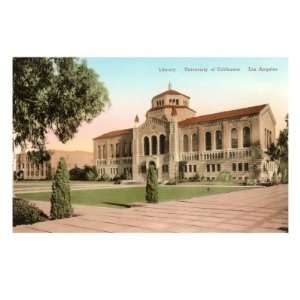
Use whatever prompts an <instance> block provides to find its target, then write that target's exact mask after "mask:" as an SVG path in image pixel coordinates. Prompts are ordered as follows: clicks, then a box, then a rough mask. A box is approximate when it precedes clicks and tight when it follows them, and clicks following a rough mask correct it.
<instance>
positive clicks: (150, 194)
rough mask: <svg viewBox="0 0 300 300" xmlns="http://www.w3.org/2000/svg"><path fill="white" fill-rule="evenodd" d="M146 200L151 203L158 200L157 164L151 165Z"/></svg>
mask: <svg viewBox="0 0 300 300" xmlns="http://www.w3.org/2000/svg"><path fill="white" fill-rule="evenodd" d="M146 201H147V202H149V203H157V202H158V182H157V171H156V168H155V166H153V165H151V164H150V165H149V170H148V174H147V185H146Z"/></svg>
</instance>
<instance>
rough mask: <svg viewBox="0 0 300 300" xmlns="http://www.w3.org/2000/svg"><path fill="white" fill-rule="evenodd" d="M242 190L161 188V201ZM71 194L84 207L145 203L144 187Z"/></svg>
mask: <svg viewBox="0 0 300 300" xmlns="http://www.w3.org/2000/svg"><path fill="white" fill-rule="evenodd" d="M241 189H245V188H243V187H214V186H211V187H180V186H172V187H171V186H169V187H165V186H160V187H159V201H168V200H179V199H189V198H192V197H196V196H204V195H212V194H217V193H226V192H232V191H236V190H241ZM71 194H72V203H74V204H83V205H96V206H119V207H122V206H124V207H126V205H128V204H130V203H133V202H143V201H145V200H144V199H145V188H144V187H130V188H111V189H98V190H82V191H72V192H71ZM17 196H18V197H21V198H24V199H27V200H40V201H49V198H50V193H49V192H41V193H31V194H17Z"/></svg>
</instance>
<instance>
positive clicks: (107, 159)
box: [94, 134, 133, 178]
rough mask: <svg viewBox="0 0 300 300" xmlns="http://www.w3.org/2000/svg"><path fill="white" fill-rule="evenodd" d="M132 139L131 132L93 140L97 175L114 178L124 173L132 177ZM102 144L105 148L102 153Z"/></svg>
mask: <svg viewBox="0 0 300 300" xmlns="http://www.w3.org/2000/svg"><path fill="white" fill-rule="evenodd" d="M132 141H133V136H132V134H128V135H121V136H117V137H112V138H107V139H96V140H94V151H95V153H94V157H95V165H96V167H97V172H98V175H99V176H105V177H106V176H107V177H109V178H114V177H116V176H121V175H123V174H126V175H127V177H128V178H132V151H133V150H132V147H133V145H132ZM125 144H126V149H124V145H125ZM112 145H113V146H112ZM117 145H118V146H117ZM103 146H104V147H105V148H106V151H105V152H106V153H104V154H103ZM99 147H100V148H99ZM112 147H113V148H112ZM99 150H100V152H99ZM117 150H118V151H117ZM124 150H125V151H124Z"/></svg>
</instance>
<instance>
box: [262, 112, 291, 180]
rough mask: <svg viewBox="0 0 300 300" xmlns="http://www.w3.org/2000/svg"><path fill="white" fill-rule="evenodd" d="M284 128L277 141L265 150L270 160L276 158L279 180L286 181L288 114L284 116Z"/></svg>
mask: <svg viewBox="0 0 300 300" xmlns="http://www.w3.org/2000/svg"><path fill="white" fill-rule="evenodd" d="M285 122H286V128H284V129H283V130H281V131H280V133H279V137H278V139H277V143H276V144H274V143H272V144H271V145H270V147H269V149H268V151H267V152H266V153H267V154H268V155H269V156H270V159H271V160H272V161H275V160H277V161H278V163H279V172H280V173H281V182H282V183H287V182H288V162H289V151H288V150H289V149H288V139H289V122H288V115H286V117H285Z"/></svg>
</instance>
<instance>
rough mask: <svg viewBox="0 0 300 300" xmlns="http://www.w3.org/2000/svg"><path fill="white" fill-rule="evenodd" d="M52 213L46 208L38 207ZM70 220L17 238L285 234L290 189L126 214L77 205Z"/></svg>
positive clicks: (260, 190)
mask: <svg viewBox="0 0 300 300" xmlns="http://www.w3.org/2000/svg"><path fill="white" fill-rule="evenodd" d="M36 204H37V205H38V206H39V207H41V208H42V209H43V210H44V211H45V212H46V211H48V212H49V203H48V202H38V201H37V202H36ZM74 208H75V214H76V215H77V216H75V217H73V218H69V219H62V220H55V221H47V222H41V223H36V224H33V225H26V226H17V227H15V228H14V232H134V233H136V232H142V233H143V232H144V233H147V232H286V231H287V227H288V186H287V185H279V186H273V187H266V188H257V189H249V190H243V191H237V192H231V193H225V194H217V195H210V196H204V197H198V198H192V199H188V200H181V201H169V202H163V203H159V204H144V203H142V204H137V205H136V206H134V207H131V208H128V209H120V208H106V207H94V206H79V205H76V206H75V205H74Z"/></svg>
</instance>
